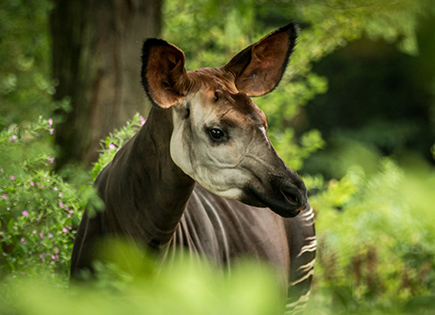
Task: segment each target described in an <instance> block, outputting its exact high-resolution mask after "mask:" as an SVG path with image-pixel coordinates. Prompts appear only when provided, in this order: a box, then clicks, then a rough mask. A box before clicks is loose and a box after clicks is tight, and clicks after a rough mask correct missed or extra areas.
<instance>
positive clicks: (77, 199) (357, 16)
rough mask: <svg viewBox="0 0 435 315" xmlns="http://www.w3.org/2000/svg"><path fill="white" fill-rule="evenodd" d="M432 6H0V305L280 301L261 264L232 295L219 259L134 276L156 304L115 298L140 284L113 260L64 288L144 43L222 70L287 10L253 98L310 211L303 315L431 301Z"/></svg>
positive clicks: (242, 307)
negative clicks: (267, 78) (286, 60)
mask: <svg viewBox="0 0 435 315" xmlns="http://www.w3.org/2000/svg"><path fill="white" fill-rule="evenodd" d="M103 3H104V4H103ZM434 14H435V7H434V6H433V3H432V2H431V1H430V0H427V1H425V0H418V1H414V0H396V1H384V0H378V1H371V0H366V1H363V0H351V1H345V0H341V1H340V0H325V1H318V0H305V1H302V0H300V1H299V0H293V1H290V0H274V1H266V0H239V1H223V0H220V1H215V0H208V1H206V0H202V1H193V0H178V1H176V0H159V1H157V0H156V1H143V2H140V1H125V2H120V1H105V2H102V1H100V2H98V1H95V2H94V1H84V0H83V1H60V0H59V1H48V0H42V1H31V0H9V1H3V2H2V3H1V4H0V130H1V133H0V240H1V247H0V254H1V256H0V277H1V279H2V280H1V284H0V291H1V292H2V294H1V297H0V306H1V307H0V313H2V311H3V310H6V311H3V312H5V314H9V313H19V314H38V313H41V314H49V313H51V312H53V313H54V312H55V310H54V309H52V306H51V305H52V302H50V301H52V300H53V299H54V300H56V299H57V300H58V302H59V303H61V304H59V305H63V307H64V310H65V313H68V311H67V310H68V306H71V308H72V309H74V308H76V307H77V304H78V303H77V302H78V301H79V300H80V301H81V302H80V305H82V306H81V307H83V310H86V311H87V312H89V313H90V312H91V311H92V313H93V314H95V312H96V311H97V310H99V311H101V312H102V313H103V312H104V311H105V310H112V311H114V312H116V310H119V311H121V310H125V307H127V306H126V304H127V302H128V307H129V308H130V309H131V313H139V312H141V310H143V309H147V310H152V308H153V307H155V309H154V312H156V310H161V309H162V307H163V308H164V309H165V310H168V311H169V310H170V309H171V307H175V309H176V310H177V312H179V313H180V314H183V313H186V314H204V313H210V310H211V309H215V311H216V314H219V313H224V312H226V313H229V314H230V313H234V314H248V313H249V314H270V313H271V310H273V309H274V306H273V305H275V302H276V296H275V295H274V293H276V291H274V290H275V289H276V288H274V286H273V284H272V283H271V281H270V277H269V276H268V275H267V272H264V270H263V269H261V270H260V269H255V268H256V267H252V266H250V267H249V268H248V267H246V268H240V270H239V273H237V272H236V275H234V276H233V277H232V279H233V280H230V282H231V283H230V284H229V285H228V286H226V290H224V291H221V289H220V285H221V284H222V280H221V277H219V276H218V275H217V274H216V273H215V272H210V271H204V270H203V271H200V270H198V271H197V272H196V273H192V272H191V270H190V269H189V270H188V271H186V270H185V269H183V268H185V266H184V265H183V264H180V266H179V268H180V270H183V271H180V270H178V269H171V270H166V271H165V272H162V275H161V276H159V277H158V280H157V279H156V275H155V273H154V272H149V273H146V274H142V273H141V274H140V275H139V276H138V278H140V279H141V281H137V282H140V283H141V284H140V285H138V286H134V288H135V290H139V289H138V288H140V290H142V291H141V292H142V293H143V295H145V296H148V297H153V298H152V299H151V298H150V299H149V300H146V303H139V302H138V301H137V300H130V299H125V300H123V303H119V299H115V300H113V299H112V298H113V290H107V288H108V287H114V286H115V287H117V289H118V290H121V291H122V290H124V291H125V292H126V293H125V294H126V296H130V297H131V295H133V296H136V293H137V291H134V292H132V291H130V290H131V286H125V285H124V284H123V283H125V281H127V282H135V281H134V280H133V279H132V277H131V276H129V275H127V274H125V273H120V272H119V271H113V270H105V271H104V272H102V274H103V275H106V276H102V279H101V283H100V286H99V287H98V290H96V292H97V293H95V292H93V293H92V294H91V293H90V292H88V291H86V290H84V291H85V293H83V292H81V291H80V290H79V291H78V292H77V293H76V295H72V296H71V295H68V294H66V293H65V290H66V289H65V288H66V287H67V286H68V280H67V278H68V264H69V260H70V254H71V249H72V242H73V239H74V233H75V229H76V227H77V225H78V223H79V221H80V217H81V215H82V213H83V210H84V207H85V205H88V207H91V208H95V209H97V210H98V208H99V207H100V201H99V199H98V198H97V197H96V196H95V193H94V191H93V189H92V181H93V179H94V178H95V176H96V175H97V174H98V172H99V171H100V170H101V168H102V167H104V165H105V164H106V163H107V162H108V161H110V159H111V158H112V157H113V155H114V154H115V152H116V150H117V149H118V148H119V147H120V146H122V144H123V143H124V142H125V141H126V140H128V139H129V137H131V136H132V135H133V134H134V133H135V131H137V130H138V128H140V126H141V124H143V122H144V120H145V119H146V115H147V112H148V110H149V108H150V104H149V103H148V102H147V100H146V98H145V94H144V92H143V91H142V90H141V86H140V79H139V71H140V46H141V44H142V41H143V39H145V38H146V37H149V36H152V37H160V38H164V39H166V40H168V41H169V42H172V43H173V44H175V45H176V46H178V47H180V48H181V49H182V50H183V51H184V52H185V54H186V59H187V60H186V66H187V68H188V70H190V69H195V68H199V67H204V66H212V67H219V66H221V65H223V64H225V62H226V61H228V60H229V59H230V58H231V56H233V55H234V54H235V53H237V52H238V51H240V50H241V49H243V48H244V47H246V46H248V45H249V44H251V43H253V42H255V41H257V40H259V39H260V38H261V37H263V36H264V35H266V34H267V33H269V32H270V31H273V30H274V29H276V28H278V27H280V26H283V25H286V24H287V23H288V22H289V21H290V20H296V21H298V23H299V25H300V27H301V34H300V37H299V39H298V44H297V47H296V50H295V53H294V54H293V55H292V57H291V61H290V65H289V67H288V69H287V71H286V73H285V76H284V78H283V80H282V82H281V83H280V86H279V87H278V88H277V89H276V90H275V91H274V92H273V93H271V94H270V95H266V96H264V97H261V98H256V99H255V102H256V103H257V104H258V105H259V106H260V108H262V109H263V111H264V112H265V113H266V115H267V116H268V119H269V133H270V137H271V140H272V142H273V144H274V146H275V148H276V149H277V151H278V153H279V154H280V155H281V156H282V157H283V159H284V160H285V161H286V163H287V164H288V165H289V166H290V167H291V168H292V169H294V170H296V171H298V173H299V174H301V175H302V177H303V179H304V180H305V182H306V183H307V186H308V188H309V194H310V203H311V204H312V206H313V207H314V209H315V211H316V228H317V235H318V257H317V262H316V266H315V277H314V284H313V293H312V295H311V299H310V302H309V305H308V311H307V313H309V314H332V313H337V312H338V313H340V312H341V313H344V314H346V313H349V312H353V313H364V314H367V313H375V312H379V313H389V314H391V313H403V314H408V313H409V314H415V313H416V312H418V313H419V314H424V313H430V312H431V311H433V310H434V309H435V303H434V296H435V269H434V268H435V244H434V241H433V240H434V239H435V212H434V206H433V205H434V204H435V194H434V191H435V172H434V157H435V40H434V39H435V38H434V34H435V23H433V18H434ZM137 112H139V113H140V114H137V115H135V113H137ZM115 130H117V131H115ZM133 252H134V251H133ZM134 254H135V255H136V256H135V257H137V255H139V256H140V255H141V254H140V253H137V252H134ZM140 257H142V256H140ZM142 259H145V260H146V258H145V257H142ZM148 264H149V266H150V268H151V270H156V269H157V266H155V265H154V263H152V262H151V261H148ZM101 268H103V267H101ZM251 268H254V269H251ZM254 272H255V273H256V274H257V275H258V277H255V278H253V277H252V276H250V275H252V274H253V273H254ZM113 273H116V274H117V279H119V278H122V279H123V280H125V281H123V282H117V281H114V280H113V277H112V276H113V275H112V274H113ZM109 274H110V275H111V276H110V277H109V276H108V275H109ZM174 279H175V280H174ZM135 283H136V282H135ZM156 283H158V285H156ZM210 283H213V284H214V285H212V286H210ZM35 287H36V288H38V289H37V290H36V289H35ZM180 288H182V289H180ZM246 288H250V289H249V290H246ZM266 288H267V290H266ZM144 292H145V293H144ZM204 292H209V293H211V294H210V295H208V294H205V293H204ZM117 294H119V292H118V293H117ZM129 294H130V295H129ZM23 295H24V296H25V297H26V299H25V301H26V302H25V303H23V302H21V301H22V298H23ZM162 296H164V297H165V298H166V299H171V298H172V300H173V301H174V303H162V301H161V299H162ZM168 296H169V297H168ZM198 296H200V297H201V298H198ZM211 296H218V297H219V298H220V299H221V300H220V301H222V300H223V301H226V302H225V303H217V302H216V300H215V299H214V298H213V297H211ZM117 297H118V296H117ZM95 301H99V303H97V304H95ZM102 301H104V302H102ZM150 301H152V302H150ZM159 301H160V302H159ZM235 301H237V302H235ZM141 302H143V301H142V300H141ZM162 304H163V305H162ZM174 305H175V306H174ZM72 306H74V307H72ZM249 307H251V309H250V308H249Z"/></svg>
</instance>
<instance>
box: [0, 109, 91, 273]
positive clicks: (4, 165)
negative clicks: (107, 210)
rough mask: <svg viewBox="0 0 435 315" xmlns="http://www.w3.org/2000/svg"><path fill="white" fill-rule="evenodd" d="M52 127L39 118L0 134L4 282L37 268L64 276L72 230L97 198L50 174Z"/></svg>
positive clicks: (0, 249)
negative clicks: (89, 204)
mask: <svg viewBox="0 0 435 315" xmlns="http://www.w3.org/2000/svg"><path fill="white" fill-rule="evenodd" d="M52 123H53V122H52V119H48V120H47V119H42V118H40V119H39V120H38V122H37V123H33V124H29V125H26V126H16V125H13V126H11V127H9V129H6V130H4V131H3V132H1V133H0V151H1V152H2V154H1V156H0V191H1V196H0V244H1V247H0V277H4V276H5V274H7V273H9V272H12V273H14V274H17V273H21V272H28V271H30V272H35V269H42V270H44V269H45V270H51V271H52V272H57V273H59V274H60V275H63V276H64V277H66V276H67V274H68V261H69V259H70V256H71V249H72V242H73V238H74V230H73V229H74V228H75V227H76V226H77V225H78V222H79V218H80V213H81V209H83V206H84V205H85V204H86V203H87V202H88V201H89V200H91V199H92V198H94V194H90V193H89V191H90V189H91V188H90V187H89V186H83V187H81V188H77V187H74V186H73V185H71V184H69V183H67V182H65V181H64V180H63V179H62V178H61V177H60V176H58V175H56V174H53V172H52V171H51V168H52V165H53V162H54V157H53V156H54V150H53V149H52V147H51V145H50V140H51V138H52V135H51V134H52V133H53V131H54V130H53V126H52ZM35 266H38V267H37V268H35Z"/></svg>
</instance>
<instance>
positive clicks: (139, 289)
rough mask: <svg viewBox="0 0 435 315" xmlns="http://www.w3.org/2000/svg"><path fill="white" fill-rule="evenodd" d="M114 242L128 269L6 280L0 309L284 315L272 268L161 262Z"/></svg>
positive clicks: (109, 267)
mask: <svg viewBox="0 0 435 315" xmlns="http://www.w3.org/2000/svg"><path fill="white" fill-rule="evenodd" d="M111 245H113V246H114V247H115V248H116V254H115V253H110V251H109V253H108V255H112V256H113V258H114V259H115V260H116V261H118V262H119V252H120V251H121V252H123V253H124V254H125V257H124V258H125V261H126V262H128V265H129V267H128V270H129V272H126V269H125V267H126V265H125V264H121V265H115V264H109V265H104V266H103V265H101V264H97V270H98V276H97V277H98V280H97V281H96V282H94V283H93V284H90V283H86V284H85V285H84V284H82V285H73V286H71V288H70V289H69V290H66V289H65V288H59V286H58V284H57V283H55V282H54V283H53V282H48V283H47V282H46V283H41V280H40V278H39V277H36V278H29V277H22V276H19V277H17V278H12V279H7V280H6V281H4V282H2V283H1V284H0V292H2V294H1V295H0V314H15V313H19V314H32V315H36V314H44V315H46V314H59V313H62V314H77V313H79V314H181V315H182V314H186V315H187V314H189V315H194V314H198V315H202V314H234V315H236V314H237V315H238V314H252V315H256V314H258V315H260V314H264V315H266V314H267V315H269V314H282V309H283V305H284V301H283V296H282V294H280V287H279V285H278V283H279V282H278V281H276V274H275V273H274V272H273V271H272V270H271V269H270V268H269V267H266V266H264V265H259V264H255V263H252V262H249V261H245V262H239V263H238V264H236V265H234V266H233V270H232V272H231V276H230V275H229V274H224V273H222V272H219V271H218V270H216V269H215V267H213V266H211V265H208V264H207V263H206V262H205V261H201V262H200V261H189V260H185V259H181V257H180V258H177V259H175V260H174V261H173V262H172V263H171V264H163V265H160V264H158V263H156V260H155V259H151V258H150V256H147V255H144V253H143V252H142V251H141V250H139V249H138V248H135V247H134V246H132V245H131V244H130V245H127V244H126V243H123V242H116V241H114V242H112V243H111ZM108 248H110V247H108ZM144 260H145V261H146V262H144ZM137 261H140V262H144V264H145V265H146V266H147V270H146V272H144V270H143V264H142V265H139V264H137V263H136V264H135V262H137ZM130 262H131V263H133V266H132V264H131V263H130ZM253 275H255V276H254V277H253ZM23 297H25V298H23ZM2 312H4V313H2Z"/></svg>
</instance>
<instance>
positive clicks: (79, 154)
mask: <svg viewBox="0 0 435 315" xmlns="http://www.w3.org/2000/svg"><path fill="white" fill-rule="evenodd" d="M162 1H163V0H146V1H141V0H104V1H98V0H54V3H55V8H54V10H53V12H52V16H51V31H52V40H53V43H52V50H53V77H54V79H55V80H56V81H57V82H58V85H57V89H56V93H55V95H54V99H55V100H57V101H62V100H65V99H67V100H69V105H68V102H61V104H66V105H64V106H61V108H59V110H58V111H57V112H56V114H57V116H56V118H57V119H58V120H59V123H58V124H57V125H56V131H55V132H56V137H55V142H56V145H57V147H58V150H59V151H58V157H57V169H60V168H62V167H63V166H65V165H66V164H68V163H74V164H77V163H79V164H84V165H90V163H91V162H93V161H95V160H96V158H97V151H98V149H99V146H100V141H101V140H102V139H104V138H105V137H106V136H107V134H108V133H109V132H111V131H113V130H114V129H116V128H120V127H121V126H122V125H124V124H125V122H126V121H127V120H128V119H130V118H131V117H132V116H133V115H134V114H135V113H136V112H140V113H141V114H143V115H144V116H146V115H147V114H148V111H149V109H150V107H151V105H150V103H149V102H148V100H147V99H146V96H145V93H144V91H143V89H142V86H141V83H140V67H141V58H140V57H141V46H142V42H143V40H144V39H145V38H147V37H156V36H158V35H159V34H160V30H161V6H162Z"/></svg>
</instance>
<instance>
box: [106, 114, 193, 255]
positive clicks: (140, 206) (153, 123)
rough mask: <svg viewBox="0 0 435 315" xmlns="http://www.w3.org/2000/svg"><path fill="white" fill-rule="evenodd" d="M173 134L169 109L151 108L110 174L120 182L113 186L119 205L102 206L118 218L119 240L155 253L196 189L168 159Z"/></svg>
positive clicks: (120, 153) (117, 158)
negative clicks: (128, 238)
mask: <svg viewBox="0 0 435 315" xmlns="http://www.w3.org/2000/svg"><path fill="white" fill-rule="evenodd" d="M172 130H173V124H172V109H165V110H163V109H152V110H151V112H150V115H149V117H148V120H147V122H146V123H145V125H144V126H143V127H142V128H141V130H140V131H139V132H138V134H137V135H136V136H135V137H134V138H132V139H131V140H130V141H129V143H128V144H127V145H126V146H124V147H123V148H122V149H121V151H120V152H119V154H118V155H117V157H116V158H115V159H114V161H113V164H114V165H113V167H112V170H113V171H114V172H117V174H113V175H114V176H115V177H118V178H119V180H116V181H115V182H114V181H113V180H112V181H111V182H112V184H111V185H112V187H113V185H119V186H118V189H117V190H118V196H119V198H120V200H122V201H120V200H117V201H113V200H112V202H109V203H106V204H112V205H113V207H111V209H107V210H109V211H110V212H112V213H113V214H114V217H116V218H114V219H115V220H113V222H117V224H116V225H117V227H116V229H117V230H120V232H121V235H122V234H125V235H130V236H131V237H132V238H133V239H139V240H141V241H142V243H143V244H147V245H149V246H151V247H154V248H155V247H160V246H164V245H166V244H167V243H168V242H169V241H170V239H171V238H172V236H173V234H174V232H175V229H176V228H177V225H178V223H179V222H180V219H181V217H182V215H183V212H184V209H185V207H186V204H187V201H188V200H189V198H190V195H191V193H192V190H193V187H194V184H195V182H194V181H193V180H192V179H191V178H190V177H189V176H187V175H186V174H185V173H184V172H183V171H181V169H180V168H179V167H178V166H176V165H175V164H174V162H173V161H172V159H171V156H170V151H169V150H170V149H169V148H170V139H171V135H172ZM122 151H124V152H122ZM109 181H110V179H109ZM108 191H111V192H113V190H108ZM111 195H112V196H113V193H112V194H111ZM111 199H112V198H111ZM109 211H108V212H109ZM115 211H116V213H114V212H115ZM106 222H107V220H106Z"/></svg>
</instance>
